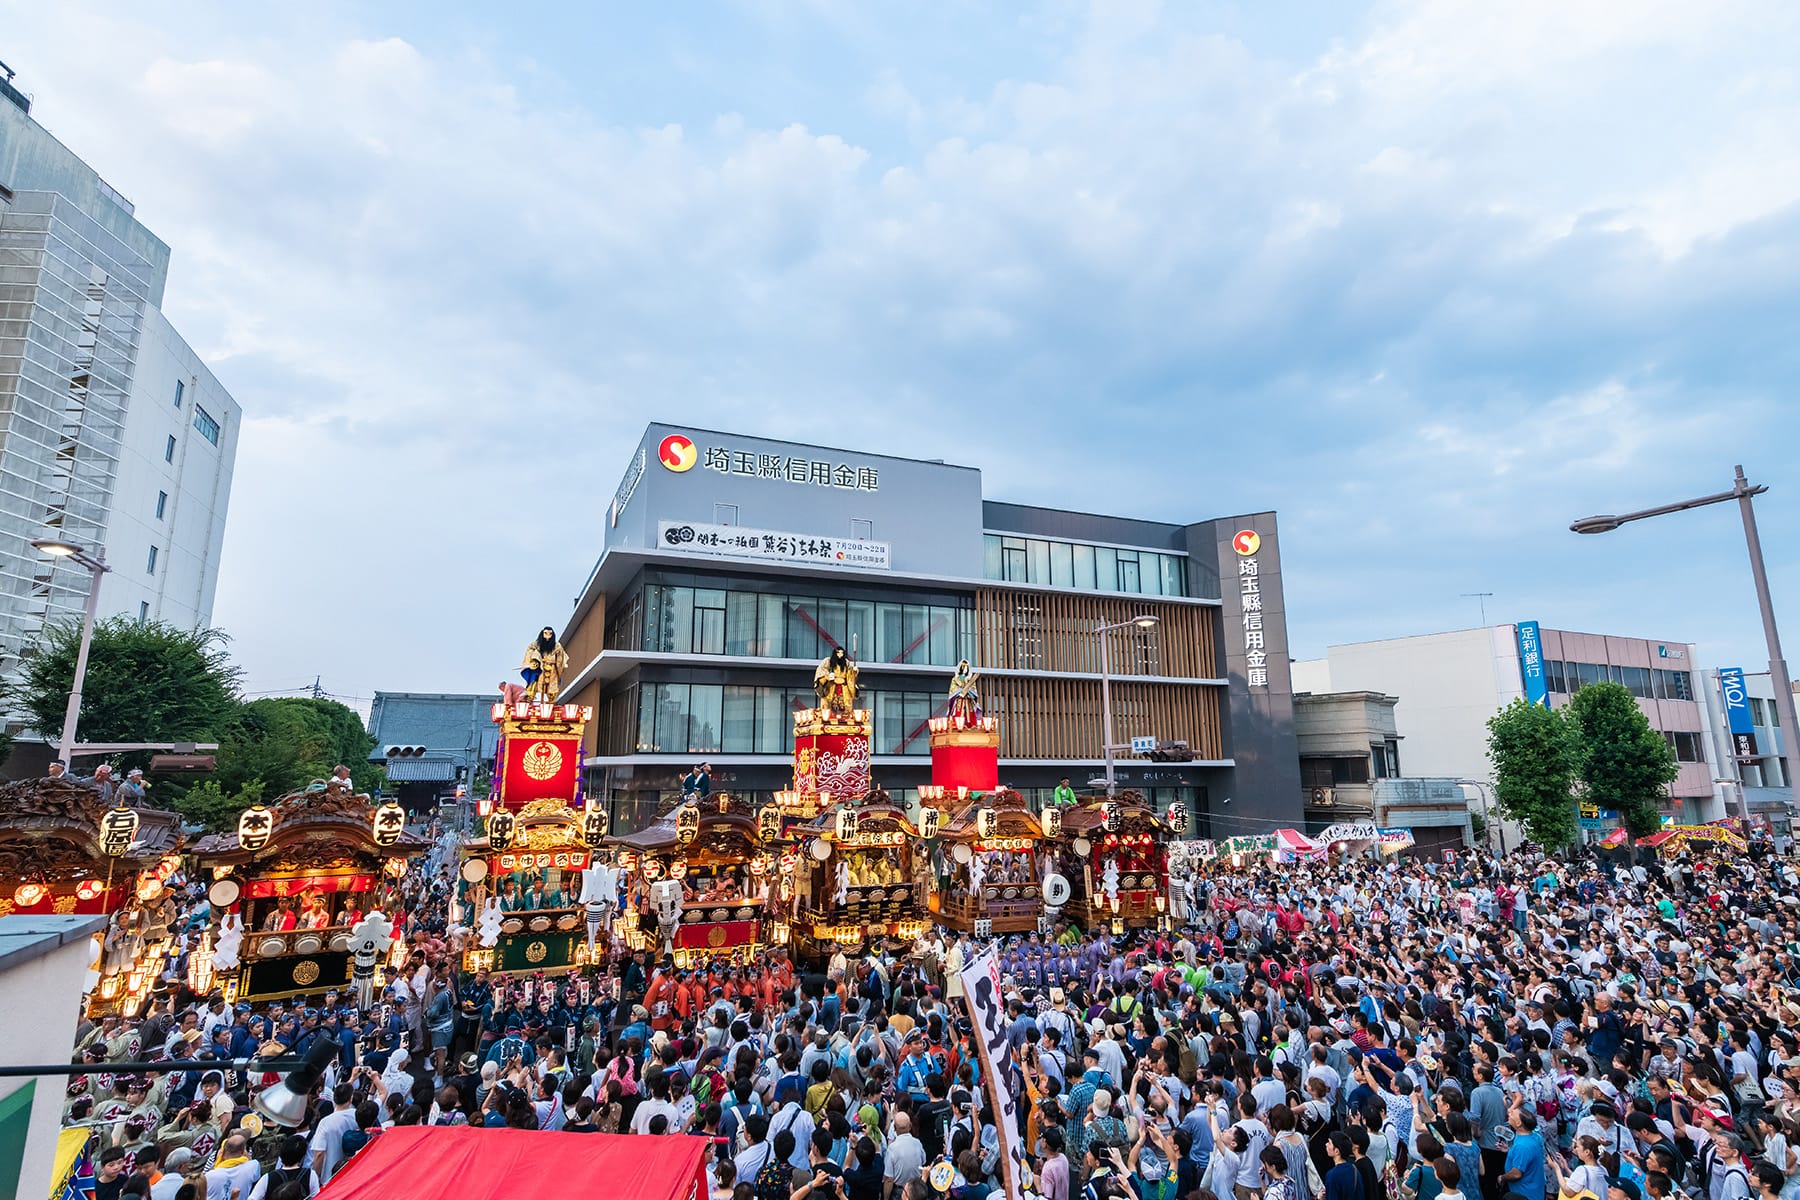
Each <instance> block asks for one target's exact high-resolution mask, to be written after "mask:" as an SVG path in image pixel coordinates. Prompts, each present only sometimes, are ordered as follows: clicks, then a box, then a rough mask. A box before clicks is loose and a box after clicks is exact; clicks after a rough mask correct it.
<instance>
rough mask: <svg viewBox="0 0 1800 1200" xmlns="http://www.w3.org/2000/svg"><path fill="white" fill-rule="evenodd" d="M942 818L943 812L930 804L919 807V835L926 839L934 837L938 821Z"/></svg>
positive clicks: (936, 833)
mask: <svg viewBox="0 0 1800 1200" xmlns="http://www.w3.org/2000/svg"><path fill="white" fill-rule="evenodd" d="M943 819H944V814H943V813H941V812H939V811H938V810H937V809H935V808H932V807H931V806H930V805H926V806H925V807H924V808H921V809H920V810H919V836H920V837H922V838H926V839H928V840H929V839H931V838H934V837H936V836H937V835H938V823H939V822H941V821H942V820H943Z"/></svg>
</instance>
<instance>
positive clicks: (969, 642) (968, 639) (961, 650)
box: [956, 608, 975, 662]
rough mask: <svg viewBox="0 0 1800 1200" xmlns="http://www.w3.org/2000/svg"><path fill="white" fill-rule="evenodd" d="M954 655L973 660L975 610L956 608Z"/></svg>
mask: <svg viewBox="0 0 1800 1200" xmlns="http://www.w3.org/2000/svg"><path fill="white" fill-rule="evenodd" d="M956 657H958V658H966V659H968V660H969V661H970V662H974V661H975V610H974V609H972V608H959V609H957V610H956Z"/></svg>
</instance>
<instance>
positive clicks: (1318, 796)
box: [1312, 787, 1337, 808]
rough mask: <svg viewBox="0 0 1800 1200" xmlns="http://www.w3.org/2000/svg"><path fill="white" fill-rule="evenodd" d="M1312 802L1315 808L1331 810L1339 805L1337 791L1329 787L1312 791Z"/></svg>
mask: <svg viewBox="0 0 1800 1200" xmlns="http://www.w3.org/2000/svg"><path fill="white" fill-rule="evenodd" d="M1312 802H1313V807H1314V808H1330V807H1331V806H1332V805H1334V804H1336V803H1337V789H1336V788H1328V787H1316V788H1314V789H1313V790H1312Z"/></svg>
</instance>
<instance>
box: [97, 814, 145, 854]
mask: <svg viewBox="0 0 1800 1200" xmlns="http://www.w3.org/2000/svg"><path fill="white" fill-rule="evenodd" d="M137 831H138V815H137V813H136V812H135V811H133V810H132V809H129V808H126V807H125V806H124V805H123V804H121V805H119V806H118V807H117V808H114V809H110V810H109V811H108V812H107V814H106V815H105V816H104V817H101V818H100V849H101V850H102V851H104V852H105V853H106V855H107V857H109V858H118V857H119V856H120V855H122V854H124V853H125V852H126V851H127V850H129V849H131V843H132V842H134V841H136V840H137Z"/></svg>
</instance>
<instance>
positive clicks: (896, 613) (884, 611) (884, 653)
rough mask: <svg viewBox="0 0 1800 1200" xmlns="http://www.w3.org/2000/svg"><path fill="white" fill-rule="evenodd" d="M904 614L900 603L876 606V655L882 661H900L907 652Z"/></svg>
mask: <svg viewBox="0 0 1800 1200" xmlns="http://www.w3.org/2000/svg"><path fill="white" fill-rule="evenodd" d="M904 632H905V620H904V614H903V612H902V610H901V607H900V605H898V604H877V605H876V606H875V657H876V658H878V659H880V660H881V661H882V662H899V661H900V656H901V655H902V654H904V653H906V639H905V636H904Z"/></svg>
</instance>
